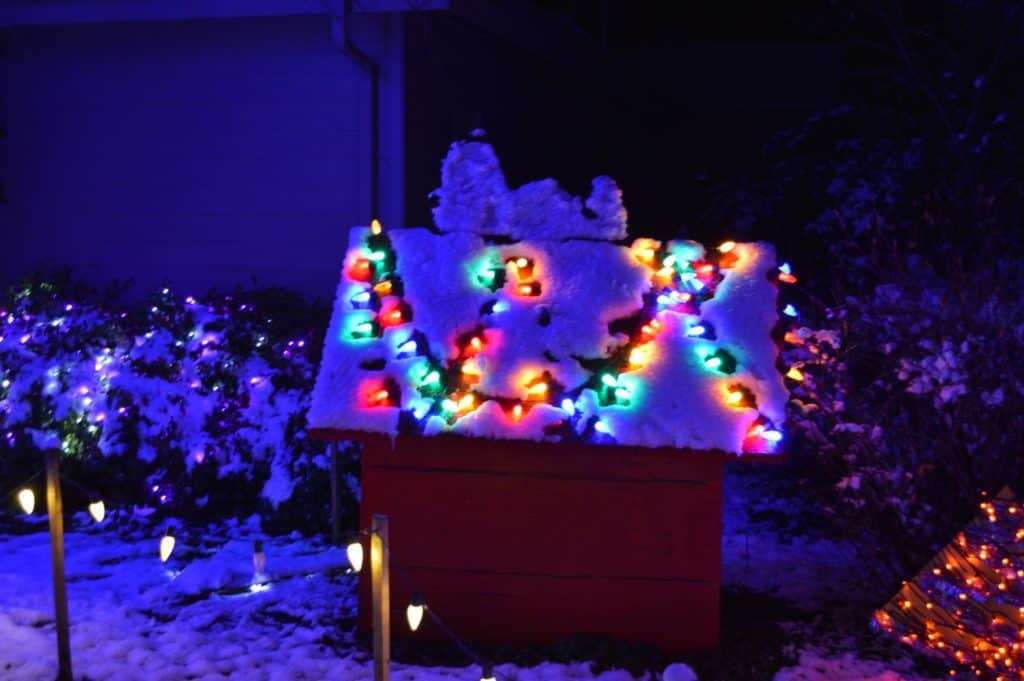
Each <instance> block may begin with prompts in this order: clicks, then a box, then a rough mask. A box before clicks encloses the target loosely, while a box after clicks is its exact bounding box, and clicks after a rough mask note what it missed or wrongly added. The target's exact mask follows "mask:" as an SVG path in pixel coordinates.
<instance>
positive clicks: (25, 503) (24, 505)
mask: <svg viewBox="0 0 1024 681" xmlns="http://www.w3.org/2000/svg"><path fill="white" fill-rule="evenodd" d="M18 503H19V504H21V510H23V511H24V512H25V513H27V514H28V515H32V511H33V510H35V507H36V495H35V492H33V491H32V490H30V489H28V488H27V487H26V488H25V489H23V490H21V491H20V492H18Z"/></svg>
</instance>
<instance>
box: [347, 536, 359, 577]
mask: <svg viewBox="0 0 1024 681" xmlns="http://www.w3.org/2000/svg"><path fill="white" fill-rule="evenodd" d="M345 555H346V556H347V557H348V562H349V565H351V566H352V572H359V571H360V570H362V569H363V545H362V544H361V543H360V542H359V541H353V542H351V543H350V544H349V545H348V546H347V547H346V548H345Z"/></svg>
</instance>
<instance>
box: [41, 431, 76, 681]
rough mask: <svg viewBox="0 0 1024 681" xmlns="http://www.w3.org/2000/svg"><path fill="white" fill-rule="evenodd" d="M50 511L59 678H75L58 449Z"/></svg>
mask: <svg viewBox="0 0 1024 681" xmlns="http://www.w3.org/2000/svg"><path fill="white" fill-rule="evenodd" d="M46 511H47V515H48V516H49V517H50V555H51V559H52V563H53V607H54V611H55V614H56V618H57V659H58V663H59V670H58V672H57V681H72V677H71V637H70V633H69V631H68V627H69V624H68V592H67V585H66V584H65V583H64V502H63V500H62V499H61V494H60V452H59V451H58V450H56V449H50V450H47V452H46Z"/></svg>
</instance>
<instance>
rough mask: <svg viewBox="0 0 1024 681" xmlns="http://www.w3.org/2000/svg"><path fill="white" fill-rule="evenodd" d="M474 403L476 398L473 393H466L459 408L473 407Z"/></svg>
mask: <svg viewBox="0 0 1024 681" xmlns="http://www.w3.org/2000/svg"><path fill="white" fill-rule="evenodd" d="M474 403H475V400H474V399H473V396H472V395H466V396H465V397H463V398H462V399H461V400H459V409H462V410H467V409H472V408H473V404H474Z"/></svg>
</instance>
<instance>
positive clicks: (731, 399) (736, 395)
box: [725, 390, 743, 406]
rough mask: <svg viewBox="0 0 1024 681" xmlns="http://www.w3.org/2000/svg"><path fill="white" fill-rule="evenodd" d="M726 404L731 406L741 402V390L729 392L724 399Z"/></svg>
mask: <svg viewBox="0 0 1024 681" xmlns="http://www.w3.org/2000/svg"><path fill="white" fill-rule="evenodd" d="M725 400H726V402H728V403H729V404H731V405H734V406H736V405H739V403H740V402H742V401H743V391H741V390H730V391H729V396H728V397H726V398H725Z"/></svg>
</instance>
